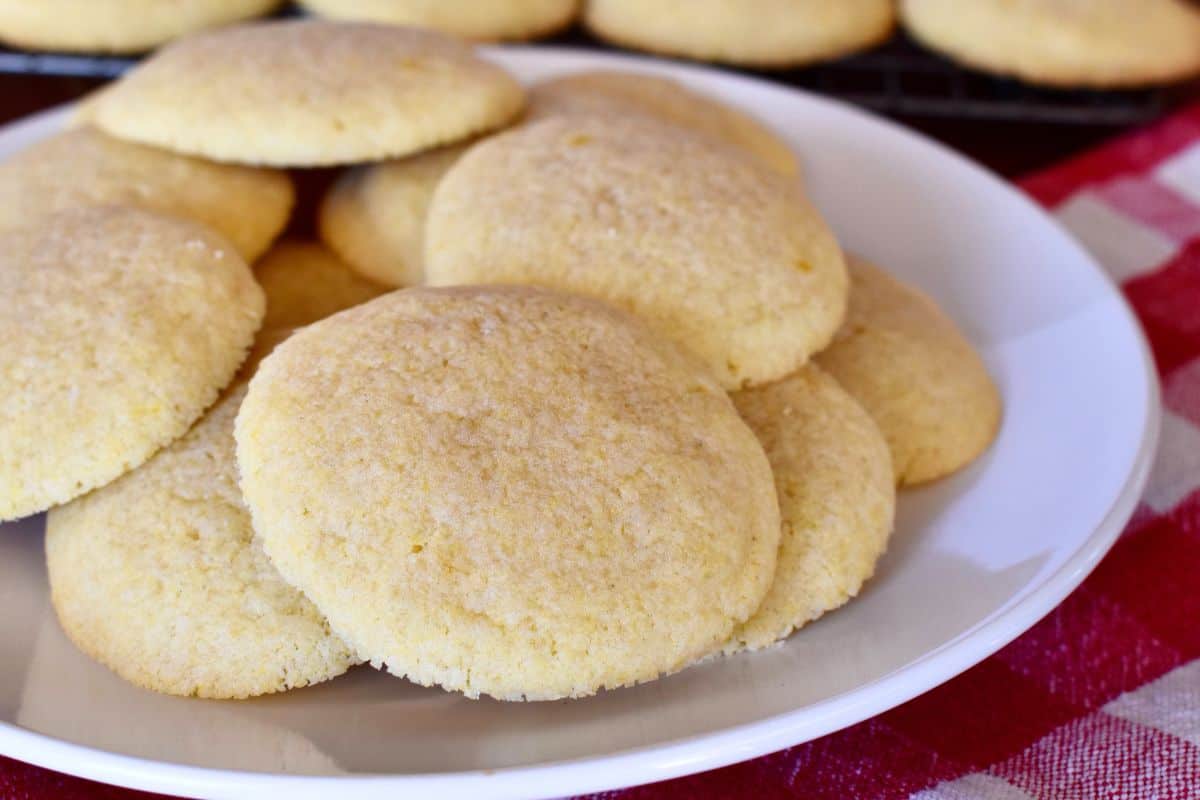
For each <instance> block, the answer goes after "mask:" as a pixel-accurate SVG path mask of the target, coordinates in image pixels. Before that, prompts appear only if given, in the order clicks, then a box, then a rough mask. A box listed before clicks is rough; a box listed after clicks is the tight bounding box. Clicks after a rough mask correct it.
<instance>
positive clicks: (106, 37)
mask: <svg viewBox="0 0 1200 800" xmlns="http://www.w3.org/2000/svg"><path fill="white" fill-rule="evenodd" d="M279 5H281V0H187V2H182V3H178V2H176V3H170V2H168V3H164V2H163V0H0V41H4V42H6V43H8V44H11V45H15V46H17V47H23V48H27V49H31V50H62V51H68V52H84V53H88V52H104V53H138V52H141V51H143V50H149V49H151V48H154V47H158V46H159V45H160V44H163V43H164V42H168V41H170V40H171V39H174V38H176V37H178V36H182V35H184V34H186V33H192V32H194V31H198V30H202V29H204V28H211V27H213V26H216V25H226V24H229V23H230V22H236V21H238V20H243V19H249V18H251V17H257V16H260V15H263V14H266V13H268V12H270V11H271V10H272V9H274V8H276V7H277V6H279Z"/></svg>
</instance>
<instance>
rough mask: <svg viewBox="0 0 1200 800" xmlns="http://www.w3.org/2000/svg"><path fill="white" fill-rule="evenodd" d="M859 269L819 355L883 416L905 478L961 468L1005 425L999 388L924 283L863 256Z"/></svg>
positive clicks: (899, 474)
mask: <svg viewBox="0 0 1200 800" xmlns="http://www.w3.org/2000/svg"><path fill="white" fill-rule="evenodd" d="M850 278H851V289H850V308H849V310H848V311H847V314H846V322H845V324H844V325H843V326H842V329H841V330H840V331H838V336H837V338H836V339H835V340H834V342H833V344H832V345H830V347H829V348H828V349H827V350H825V351H824V352H822V353H821V354H820V355H818V356H817V359H816V361H817V363H818V364H819V365H820V366H821V367H822V368H824V369H825V370H826V371H827V372H829V373H830V374H831V375H833V377H834V378H836V379H837V380H838V382H839V383H841V384H842V386H843V387H844V388H845V389H846V391H848V392H849V393H850V394H851V395H852V396H853V397H854V398H855V399H856V400H858V402H859V403H861V404H862V406H863V408H865V409H866V410H867V413H869V414H870V415H871V416H872V418H874V420H875V422H876V423H877V424H878V425H879V429H880V430H881V431H883V435H884V438H886V439H887V442H888V447H889V448H891V451H892V465H893V466H894V467H895V470H896V481H897V483H900V484H903V485H911V484H916V483H924V482H925V481H931V480H933V479H935V478H940V477H942V476H943V475H948V474H949V473H951V472H954V471H955V470H957V469H960V468H962V467H963V466H965V465H966V464H968V463H970V462H971V461H972V460H974V459H975V458H976V457H977V456H978V455H979V454H980V453H982V452H983V451H984V450H985V449H987V446H988V445H989V444H990V443H991V441H992V439H993V438H995V436H996V431H997V429H998V428H999V426H1000V415H1001V401H1000V393H999V391H998V390H997V389H996V385H995V384H994V383H993V382H992V379H991V377H989V376H988V373H987V369H986V367H984V364H983V361H982V359H980V357H979V354H978V353H976V352H975V350H974V348H972V347H971V344H970V342H968V341H967V340H966V338H965V337H964V336H963V335H962V333H961V332H960V331H959V330H958V328H957V327H956V326H955V324H954V323H953V322H952V321H951V320H950V318H949V317H947V316H946V315H945V314H944V313H942V311H941V309H939V308H938V307H937V305H936V304H935V303H934V302H933V300H931V299H930V298H928V297H927V296H925V295H924V294H922V293H921V292H919V291H917V290H916V289H914V288H912V287H910V286H906V285H904V284H903V283H901V282H900V281H898V280H896V279H895V278H893V277H892V276H890V275H888V274H887V273H886V272H884V271H883V270H881V269H879V268H878V267H876V266H874V265H872V264H869V263H867V262H866V261H863V260H862V259H858V258H851V259H850Z"/></svg>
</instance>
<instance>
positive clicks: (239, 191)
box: [0, 127, 295, 261]
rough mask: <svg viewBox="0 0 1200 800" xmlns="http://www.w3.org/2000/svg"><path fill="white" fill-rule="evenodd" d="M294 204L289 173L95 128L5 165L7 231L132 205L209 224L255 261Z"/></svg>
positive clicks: (1, 189) (2, 187) (1, 227)
mask: <svg viewBox="0 0 1200 800" xmlns="http://www.w3.org/2000/svg"><path fill="white" fill-rule="evenodd" d="M294 201H295V192H294V191H293V189H292V182H291V180H290V179H289V178H288V176H287V174H286V173H283V172H278V171H275V170H268V169H257V168H253V167H242V166H234V165H230V164H216V163H214V162H211V161H203V160H200V159H196V158H188V157H187V156H180V155H175V154H174V153H169V152H167V151H165V150H159V149H158V148H154V147H146V146H145V145H140V144H133V143H131V142H124V141H121V140H120V139H114V138H112V137H110V136H106V135H105V134H103V133H100V132H99V131H97V130H95V129H94V128H90V127H81V128H75V129H72V130H69V131H66V132H64V133H60V134H57V135H55V136H51V137H49V138H47V139H43V140H41V141H39V142H37V143H36V144H33V145H32V146H30V147H28V148H26V149H25V150H22V151H20V152H19V153H17V154H16V155H15V156H13V157H11V158H9V159H7V160H5V161H0V232H3V231H7V230H11V229H13V228H18V227H22V226H25V225H30V224H33V223H36V222H38V221H39V220H42V219H44V218H45V217H48V216H49V215H51V214H53V213H55V212H57V211H61V210H63V209H66V208H74V207H77V206H96V205H110V204H111V205H130V206H137V207H139V208H145V209H147V210H150V211H160V212H162V213H164V214H170V215H172V216H176V217H183V218H185V219H192V220H195V221H196V222H202V223H204V224H205V225H208V226H209V227H211V228H213V229H214V230H216V231H218V232H219V233H221V234H223V235H224V236H225V238H227V239H228V240H229V241H230V243H231V244H232V245H233V246H234V247H235V248H236V249H237V251H238V253H240V254H241V256H242V258H244V259H246V260H247V261H253V260H255V259H256V258H258V257H259V256H260V255H262V254H263V253H264V252H265V251H266V249H267V248H268V247H270V245H271V242H272V241H274V239H275V237H276V236H278V235H279V232H280V231H281V230H283V227H284V226H285V225H286V224H287V220H288V215H289V214H290V213H291V210H292V204H293V203H294Z"/></svg>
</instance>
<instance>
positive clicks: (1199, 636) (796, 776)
mask: <svg viewBox="0 0 1200 800" xmlns="http://www.w3.org/2000/svg"><path fill="white" fill-rule="evenodd" d="M1189 154H1190V155H1189ZM1168 162H1170V163H1168ZM1185 162H1186V163H1185ZM1164 164H1167V166H1168V167H1170V169H1168V170H1167V172H1169V173H1170V175H1169V176H1167V177H1164V175H1166V173H1165V172H1164V171H1163V169H1164ZM1180 176H1183V177H1182V178H1181V177H1180ZM1189 176H1194V184H1192V183H1188V182H1187V181H1188V180H1191V179H1192V178H1191V177H1189ZM1181 181H1182V183H1181ZM1022 185H1023V186H1024V188H1025V189H1026V190H1027V191H1029V193H1030V194H1031V195H1032V196H1033V197H1035V198H1036V199H1037V200H1039V201H1040V202H1042V203H1043V204H1044V205H1046V206H1047V207H1048V208H1050V209H1051V210H1054V209H1055V208H1057V207H1060V206H1063V205H1064V204H1065V203H1068V202H1070V201H1072V200H1073V199H1078V198H1080V197H1081V196H1083V195H1086V196H1087V199H1088V201H1089V202H1091V201H1093V200H1094V201H1098V202H1100V203H1102V204H1103V205H1104V206H1105V207H1106V208H1108V209H1109V210H1111V211H1114V212H1116V213H1118V214H1119V215H1121V217H1122V218H1123V219H1125V220H1129V221H1131V222H1133V223H1135V224H1136V225H1138V226H1140V227H1141V228H1143V229H1145V230H1146V231H1149V232H1151V238H1152V239H1153V240H1154V241H1156V242H1165V243H1167V244H1160V245H1158V246H1159V247H1167V246H1169V247H1170V248H1172V249H1171V255H1170V256H1169V257H1168V258H1166V259H1164V260H1163V261H1162V262H1161V263H1152V264H1150V265H1148V266H1147V267H1146V268H1145V269H1140V270H1138V271H1137V272H1136V274H1132V275H1129V274H1128V272H1121V273H1120V274H1122V275H1125V276H1126V277H1128V280H1127V281H1126V283H1125V285H1124V289H1125V292H1126V294H1127V296H1128V298H1129V300H1130V301H1131V303H1132V305H1133V306H1134V309H1135V311H1136V312H1137V314H1138V316H1139V318H1140V319H1141V321H1142V324H1143V326H1144V327H1145V329H1146V332H1147V334H1148V337H1149V339H1150V342H1151V346H1152V349H1153V351H1154V354H1155V358H1156V360H1157V363H1158V367H1159V371H1160V374H1161V377H1162V379H1163V385H1164V404H1165V410H1166V412H1167V415H1168V417H1169V419H1168V423H1169V424H1170V426H1171V427H1170V428H1169V430H1168V429H1166V428H1165V429H1164V434H1165V435H1164V447H1163V453H1162V454H1161V455H1160V457H1159V462H1158V463H1157V464H1156V467H1155V471H1154V475H1153V476H1152V478H1151V485H1150V488H1149V489H1148V491H1147V495H1146V502H1145V503H1144V504H1143V505H1142V506H1141V507H1140V508H1139V509H1138V512H1137V514H1136V515H1135V516H1134V519H1133V521H1132V522H1131V523H1130V525H1129V527H1128V529H1127V530H1126V532H1125V534H1124V535H1123V536H1122V538H1121V539H1120V540H1119V541H1118V542H1117V544H1116V546H1115V547H1114V548H1113V551H1112V552H1111V553H1110V554H1109V556H1108V557H1107V558H1106V559H1105V560H1104V561H1103V562H1102V563H1101V564H1100V566H1099V567H1098V569H1097V570H1096V571H1095V573H1094V574H1092V575H1091V576H1090V577H1089V578H1088V579H1087V581H1085V583H1084V584H1083V585H1082V586H1081V587H1080V588H1079V589H1078V590H1077V591H1076V592H1075V593H1073V594H1072V595H1071V596H1070V597H1069V598H1067V600H1066V601H1065V602H1064V603H1063V604H1062V605H1061V606H1059V607H1058V608H1057V609H1056V610H1055V611H1053V612H1052V613H1051V614H1050V615H1049V616H1047V617H1046V618H1045V619H1044V620H1042V621H1041V622H1039V623H1038V624H1037V625H1036V626H1034V627H1033V628H1032V629H1031V630H1030V631H1029V632H1028V633H1026V634H1025V635H1024V636H1022V637H1020V638H1019V639H1017V640H1016V641H1015V642H1013V643H1012V644H1010V645H1009V646H1008V647H1006V648H1004V649H1003V650H1001V651H1000V652H999V653H997V654H996V655H994V656H993V657H991V658H989V659H987V660H986V661H984V662H983V663H981V664H979V665H978V666H976V667H974V668H972V669H971V670H968V671H967V672H966V673H965V674H963V675H961V676H960V677H958V678H956V679H954V680H952V681H950V682H949V683H947V684H945V685H943V686H941V687H939V688H937V689H934V690H933V691H930V692H928V693H927V694H925V695H923V696H921V697H919V698H917V699H915V700H912V701H911V702H909V703H906V704H904V705H903V706H900V707H899V708H896V709H894V710H892V711H890V712H888V713H885V714H882V715H880V716H879V717H876V718H874V719H872V720H869V721H867V722H864V723H862V724H859V725H856V726H854V727H852V728H848V729H846V730H843V731H840V732H838V733H834V734H832V735H830V736H826V737H824V738H822V739H819V740H816V741H813V742H809V743H807V744H803V745H799V746H796V747H793V748H790V749H788V750H784V751H781V752H779V753H773V754H771V755H768V756H765V757H763V758H759V759H756V760H754V761H750V762H746V763H742V764H737V765H734V766H731V767H726V768H724V769H720V770H715V771H712V772H707V773H703V774H700V775H693V776H689V777H686V778H681V779H678V780H673V781H667V782H664V783H659V784H653V785H649V786H641V787H634V788H630V789H624V790H619V791H613V792H604V793H601V794H598V795H594V796H593V797H594V798H597V800H600V799H601V798H602V799H603V800H689V799H690V798H710V797H746V798H751V797H753V798H765V799H769V798H806V800H808V799H811V800H822V799H823V798H829V800H851V799H853V798H869V799H870V800H885V799H886V798H906V797H910V796H915V797H917V798H919V800H966V799H967V798H978V800H1019V799H1020V798H1029V797H1034V798H1044V799H1045V800H1085V799H1086V800H1091V798H1106V799H1107V798H1112V799H1113V800H1126V799H1128V800H1134V799H1135V798H1160V799H1161V800H1173V799H1174V798H1200V591H1198V589H1200V106H1196V107H1194V108H1191V109H1188V110H1186V111H1184V112H1182V113H1180V114H1178V115H1176V116H1175V117H1173V118H1171V119H1169V120H1167V121H1165V122H1163V123H1160V124H1158V125H1156V126H1154V127H1153V128H1151V129H1148V130H1145V131H1142V132H1138V133H1135V134H1133V135H1129V136H1126V137H1123V138H1121V139H1118V140H1116V141H1114V142H1112V143H1110V144H1107V145H1105V146H1103V147H1100V148H1098V149H1097V150H1095V151H1093V152H1091V153H1087V154H1085V155H1082V156H1080V157H1078V158H1075V159H1072V160H1071V161H1069V162H1067V163H1065V164H1063V165H1061V166H1059V167H1057V168H1054V169H1050V170H1048V171H1046V172H1043V173H1040V174H1038V175H1035V176H1032V177H1031V178H1029V179H1027V180H1026V181H1024V182H1023V184H1022ZM1076 233H1077V235H1079V236H1080V238H1081V239H1082V240H1083V242H1084V244H1085V246H1086V245H1087V244H1088V241H1087V239H1088V233H1089V232H1088V231H1087V230H1082V231H1079V230H1077V231H1076ZM1126 266H1127V265H1126ZM1192 437H1194V442H1195V446H1193V445H1192V442H1193V438H1192ZM1168 440H1169V441H1168ZM1193 453H1195V454H1196V455H1193ZM1193 465H1194V466H1193ZM0 797H2V798H5V799H6V800H24V798H45V797H55V798H67V799H68V800H75V799H76V798H78V800H118V799H119V800H130V799H131V798H147V797H152V795H145V794H141V793H137V792H131V791H126V790H121V789H115V788H111V787H105V786H101V785H100V784H95V783H90V782H87V781H82V780H78V779H74V778H69V777H65V776H61V775H58V774H56V773H52V772H48V771H45V770H41V769H38V768H36V767H31V766H28V765H24V764H20V763H17V762H14V761H10V760H7V759H2V758H0Z"/></svg>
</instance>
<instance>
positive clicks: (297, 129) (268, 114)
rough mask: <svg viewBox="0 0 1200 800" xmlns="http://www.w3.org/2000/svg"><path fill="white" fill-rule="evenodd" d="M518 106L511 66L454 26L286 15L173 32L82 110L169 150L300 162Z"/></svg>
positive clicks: (475, 124) (364, 157)
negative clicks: (484, 53)
mask: <svg viewBox="0 0 1200 800" xmlns="http://www.w3.org/2000/svg"><path fill="white" fill-rule="evenodd" d="M180 98H186V99H187V101H186V102H179V100H180ZM523 105H524V91H523V90H522V89H521V87H520V85H519V84H518V83H517V82H516V80H515V79H514V78H512V77H511V76H510V75H509V74H508V73H507V72H505V71H504V70H502V69H500V68H499V67H497V66H495V65H493V64H491V63H489V62H486V61H484V60H482V59H480V58H478V57H477V56H476V55H475V52H474V50H473V49H472V48H471V47H470V46H469V45H467V44H465V43H464V42H462V41H460V40H458V39H455V38H454V37H451V36H446V35H443V34H439V33H435V32H433V31H429V30H421V29H417V28H403V27H400V26H396V25H373V24H366V23H350V22H326V21H320V20H284V21H280V22H265V23H258V24H252V25H239V26H234V27H230V28H224V29H222V30H219V31H213V32H209V33H204V34H199V35H197V36H192V37H189V38H187V39H183V40H180V41H178V42H175V43H174V44H172V45H170V46H168V47H165V48H163V49H162V50H160V51H159V52H158V53H156V54H155V55H154V56H152V57H151V58H149V59H147V60H146V61H144V62H143V63H142V64H140V65H139V66H138V67H136V68H135V69H133V70H132V71H130V72H129V73H128V74H127V75H125V77H123V78H121V79H120V80H119V81H118V82H117V83H115V84H113V86H112V87H111V88H108V89H106V90H105V91H104V92H102V93H100V94H99V95H97V96H96V97H95V98H93V99H92V100H91V101H90V102H89V105H88V109H87V117H88V119H89V120H90V121H91V122H93V123H94V124H95V125H97V126H98V127H100V128H102V129H103V130H105V131H107V132H108V133H110V134H112V135H114V136H118V137H121V138H125V139H131V140H134V141H139V142H142V143H144V144H152V145H158V146H160V147H164V148H166V149H169V150H176V151H179V152H183V153H189V154H193V155H200V156H206V157H208V158H213V159H216V160H218V161H234V162H241V163H248V164H267V165H276V166H298V167H299V166H320V165H329V164H346V163H357V162H361V161H371V160H377V159H382V158H391V157H397V156H404V155H409V154H412V153H416V152H418V151H421V150H426V149H429V148H431V147H436V146H437V145H440V144H449V143H451V142H454V141H457V140H460V139H465V138H467V137H469V136H472V135H474V134H477V133H480V132H483V131H487V130H491V129H493V128H498V127H501V126H502V125H504V124H506V123H508V122H509V121H511V120H512V119H514V118H515V117H516V116H517V115H518V114H519V113H520V112H521V109H522V107H523Z"/></svg>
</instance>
